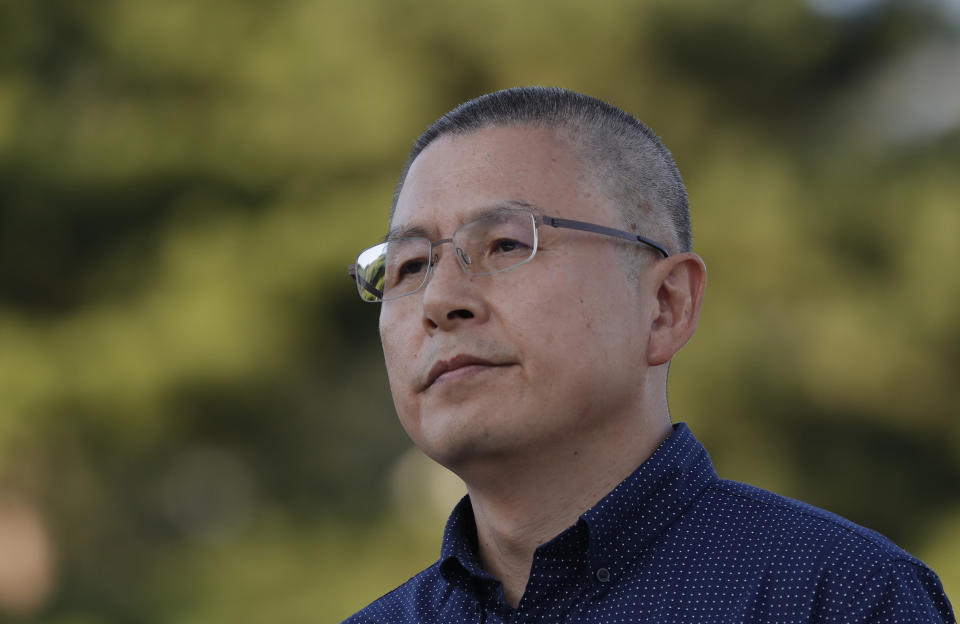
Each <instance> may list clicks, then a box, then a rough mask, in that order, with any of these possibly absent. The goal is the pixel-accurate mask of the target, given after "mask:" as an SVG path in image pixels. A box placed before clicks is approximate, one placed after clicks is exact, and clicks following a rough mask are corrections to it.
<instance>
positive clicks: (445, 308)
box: [423, 241, 487, 333]
mask: <svg viewBox="0 0 960 624" xmlns="http://www.w3.org/2000/svg"><path fill="white" fill-rule="evenodd" d="M443 242H444V243H446V242H452V241H443ZM454 249H455V250H456V251H454V253H452V254H446V255H449V256H450V257H449V258H444V257H443V256H444V255H445V254H442V253H439V252H438V250H437V249H436V247H435V248H434V256H433V259H432V260H433V262H432V263H431V267H430V275H428V276H427V283H426V285H424V287H423V288H424V290H423V323H424V326H425V328H426V329H427V331H428V332H430V333H433V332H436V331H448V330H451V329H455V328H456V327H458V326H460V325H462V324H464V323H469V322H482V321H483V320H484V319H485V318H486V316H487V312H486V301H485V300H484V298H483V295H482V292H481V289H480V288H478V284H476V283H475V280H476V279H477V278H475V277H473V276H471V275H469V274H467V272H466V271H465V270H463V267H462V266H461V263H463V264H466V265H468V266H469V264H470V258H469V256H467V255H466V254H465V253H464V252H462V251H461V250H460V249H457V248H456V247H455V248H454ZM458 260H459V262H458Z"/></svg>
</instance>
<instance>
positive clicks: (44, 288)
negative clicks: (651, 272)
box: [0, 0, 960, 624]
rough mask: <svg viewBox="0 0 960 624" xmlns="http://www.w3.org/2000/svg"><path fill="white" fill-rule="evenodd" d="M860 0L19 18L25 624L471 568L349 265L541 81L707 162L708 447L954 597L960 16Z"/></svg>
mask: <svg viewBox="0 0 960 624" xmlns="http://www.w3.org/2000/svg"><path fill="white" fill-rule="evenodd" d="M845 4H846V5H850V6H853V5H858V6H860V9H859V10H857V11H854V10H853V9H851V10H849V11H847V12H845V13H844V12H843V11H840V10H839V9H837V7H842V6H844V5H845ZM835 5H836V6H834V9H836V10H834V9H829V7H830V6H832V5H831V3H830V2H827V1H826V0H816V1H814V0H810V1H809V2H801V1H799V0H792V1H788V2H777V3H761V2H748V1H746V0H735V1H730V2H723V3H716V2H711V1H708V0H680V1H674V2H666V1H662V2H650V3H626V2H618V1H613V2H607V3H588V2H586V1H585V0H561V1H558V2H552V3H543V2H534V3H515V2H507V1H505V0H491V1H490V2H485V3H474V4H450V3H440V2H436V1H431V0H397V1H394V2H376V1H374V0H358V1H356V2H350V3H347V2H334V1H332V0H327V1H315V2H308V1H305V0H300V1H297V0H277V1H275V2H271V3H260V2H254V1H252V0H244V1H240V0H232V1H230V2H226V1H225V0H210V1H208V2H202V3H200V2H187V1H185V0H169V1H167V2H147V1H144V0H124V1H120V0H95V1H89V0H88V1H86V2H78V1H75V0H74V1H69V0H60V1H52V0H51V1H49V2H16V1H15V0H14V1H8V2H2V3H0V550H3V552H4V556H3V557H2V560H0V620H3V621H8V620H9V621H22V622H37V623H40V622H42V623H47V624H106V623H111V624H112V623H130V624H138V623H148V622H165V623H181V624H192V623H200V622H218V621H232V622H237V623H239V624H242V623H245V622H251V623H253V622H264V621H279V622H317V621H325V622H336V621H339V620H340V619H342V618H343V617H346V616H347V615H349V614H350V613H351V612H353V611H354V610H357V609H359V608H360V607H361V606H363V605H364V604H366V603H367V602H369V601H370V600H372V599H374V598H376V597H377V596H379V595H380V594H381V593H383V592H385V591H387V590H389V589H391V588H392V587H394V586H395V585H397V584H399V583H400V582H402V581H403V580H405V579H406V578H407V577H408V576H410V575H412V574H413V573H415V572H416V571H417V570H418V569H420V568H421V567H423V566H424V565H426V564H428V563H429V562H430V561H431V560H433V558H435V556H436V552H437V550H438V548H439V538H440V530H441V527H442V523H443V516H442V512H438V511H436V509H435V508H436V507H437V505H428V504H426V503H424V504H423V505H420V503H417V505H414V507H415V508H414V509H413V510H412V511H411V509H410V507H411V506H410V505H409V504H408V505H407V506H406V509H405V510H404V508H403V507H404V506H403V505H402V504H398V503H397V502H396V501H397V499H398V494H397V492H400V493H401V494H402V495H400V496H399V498H400V499H411V497H414V498H412V499H411V500H417V501H421V500H422V501H429V500H434V499H436V498H437V497H436V496H433V495H432V494H430V492H427V493H426V494H422V498H416V494H411V491H412V490H411V488H413V491H416V490H417V488H419V489H420V490H430V489H431V488H434V487H435V486H436V483H437V482H436V478H434V477H431V476H429V474H428V472H424V471H429V469H426V468H422V469H421V468H418V469H417V470H416V471H413V472H409V471H400V472H398V470H399V468H398V466H401V465H406V464H404V461H406V462H407V463H408V464H409V461H410V460H409V457H412V456H410V455H407V456H405V457H407V458H408V460H404V461H399V458H400V457H401V456H402V454H403V453H405V452H406V449H408V447H409V443H408V442H407V441H406V439H405V437H404V435H403V432H402V431H401V430H400V428H399V426H398V425H397V424H396V423H395V420H394V416H393V413H392V405H391V402H390V397H389V393H388V390H387V387H386V378H385V374H384V371H383V365H382V359H381V355H380V352H379V345H378V337H377V331H376V317H377V313H378V310H377V307H376V306H370V305H365V304H362V303H361V302H360V301H359V300H358V299H356V296H355V294H354V292H353V287H352V285H351V284H350V283H349V281H348V280H347V278H346V271H345V267H346V265H347V264H348V263H349V262H350V261H352V259H353V254H354V253H356V252H357V251H358V250H359V249H361V248H362V247H364V246H365V245H367V244H369V243H371V242H372V241H374V240H375V239H376V238H377V237H379V236H380V235H381V234H382V231H383V230H384V229H385V228H386V215H387V209H388V206H389V200H390V196H391V193H392V187H393V183H394V181H395V179H396V175H397V174H398V173H399V168H400V166H401V164H402V162H403V160H404V158H405V155H406V151H407V149H408V147H409V144H410V143H411V142H412V140H413V139H414V138H415V137H416V136H417V134H419V132H420V131H422V130H423V129H424V128H425V127H426V126H427V125H428V124H429V123H430V122H431V121H432V120H433V119H434V118H436V117H437V116H439V115H440V114H442V113H443V112H445V111H446V110H448V109H450V108H451V107H453V106H454V105H456V104H457V103H459V102H461V101H463V100H465V99H468V98H470V97H474V96H476V95H479V94H481V93H483V92H487V91H491V90H494V89H497V88H503V87H507V86H512V85H518V84H549V85H560V86H565V87H569V88H573V89H577V90H581V91H584V92H587V93H590V94H592V95H595V96H598V97H601V98H604V99H607V100H608V101H611V102H613V103H615V104H617V105H619V106H621V107H623V108H625V109H626V110H629V111H631V112H633V113H634V114H636V115H637V116H638V117H640V118H641V119H643V120H645V121H646V122H648V123H649V124H650V125H651V126H653V127H654V128H655V129H656V130H657V131H658V132H659V133H660V134H661V136H663V137H664V139H665V141H666V143H667V144H668V145H669V146H670V147H671V149H672V150H673V152H674V155H675V156H676V158H677V161H678V162H679V165H680V168H681V170H682V172H683V173H684V175H685V178H686V180H687V183H688V186H689V191H690V195H691V200H692V206H693V212H694V227H695V234H696V248H697V249H698V251H699V252H700V253H701V255H703V256H704V258H705V259H706V261H707V265H708V268H709V270H710V285H709V288H708V294H707V301H706V304H705V307H704V311H703V315H702V321H701V327H700V330H699V331H698V334H697V336H696V338H695V339H694V340H693V342H692V343H691V345H690V346H688V347H687V349H686V350H685V351H684V352H683V353H682V354H681V355H680V356H679V357H678V358H677V360H676V362H675V364H674V367H673V374H672V379H671V407H672V412H673V415H674V418H675V420H685V421H688V422H690V423H691V425H692V426H693V429H694V431H695V432H697V434H698V436H699V437H701V439H703V440H704V441H705V443H706V444H707V446H708V448H709V449H710V450H711V452H712V454H713V455H714V458H715V460H716V463H717V465H718V469H719V471H720V472H721V474H722V475H723V476H726V477H730V478H735V479H740V480H745V481H749V482H752V483H755V484H757V485H760V486H763V487H767V488H771V489H774V490H776V491H779V492H781V493H784V494H787V495H790V496H794V497H797V498H801V499H804V500H807V501H808V502H811V503H813V504H817V505H820V506H824V507H827V508H829V509H831V510H833V511H836V512H838V513H841V514H843V515H846V516H848V517H850V518H851V519H853V520H855V521H857V522H859V523H862V524H865V525H867V526H870V527H872V528H875V529H877V530H880V531H881V532H883V533H885V534H887V535H889V536H890V537H891V538H893V539H895V540H896V541H898V542H899V543H900V544H901V545H903V546H904V547H906V548H908V549H909V550H911V551H912V552H914V553H915V554H918V555H920V556H921V557H923V558H925V559H926V560H928V561H929V562H930V563H931V564H932V565H933V566H934V568H935V569H937V571H938V572H939V573H940V574H941V576H942V578H943V580H944V583H945V586H946V588H947V592H948V594H950V595H953V596H954V598H955V597H956V596H957V595H958V594H960V591H958V590H960V557H958V556H957V554H958V553H960V419H958V416H960V413H958V409H957V405H958V400H960V385H958V383H957V380H958V373H960V324H958V323H957V314H956V310H957V309H958V308H960V280H958V279H957V277H956V267H957V266H960V247H958V245H957V236H958V234H960V210H958V202H957V198H958V197H960V178H958V177H957V176H956V171H957V170H958V164H960V131H958V127H960V113H958V112H957V111H960V100H958V99H957V93H958V90H960V75H958V73H957V70H956V67H958V66H960V64H958V63H956V59H957V58H960V52H958V50H960V43H958V23H960V22H958V21H956V19H954V21H950V17H951V16H950V14H949V13H948V12H946V9H945V10H944V12H938V9H937V7H941V8H942V7H949V6H950V4H949V3H941V4H937V3H917V4H911V3H906V2H861V3H852V4H851V3H840V2H838V3H835ZM825 7H826V8H825ZM828 9H829V10H828ZM953 18H956V14H953ZM951 55H954V56H951ZM915 59H920V60H919V61H917V60H915ZM944 59H946V60H944ZM944 85H946V87H944ZM926 92H930V93H937V94H939V95H938V97H934V98H924V97H922V94H923V93H926ZM944 94H946V95H944ZM951 94H952V96H951ZM950 97H953V98H954V99H952V100H951V99H950ZM411 465H412V464H411ZM404 470H406V469H404ZM397 475H400V476H399V477H398V476H397ZM410 475H414V476H410ZM391 484H393V485H391ZM436 487H440V486H436ZM445 487H447V490H444V491H446V492H448V493H447V494H446V496H447V498H446V499H445V498H443V496H440V498H441V499H442V500H447V499H448V498H449V497H450V494H449V486H445ZM440 489H441V490H443V488H442V487H441V488H440ZM455 490H456V488H455V487H454V491H455ZM391 492H393V494H391ZM431 496H433V498H431ZM401 502H402V501H401ZM421 506H422V507H423V509H420V507H421ZM440 507H441V508H442V505H440Z"/></svg>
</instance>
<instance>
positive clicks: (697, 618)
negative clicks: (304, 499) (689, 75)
mask: <svg viewBox="0 0 960 624" xmlns="http://www.w3.org/2000/svg"><path fill="white" fill-rule="evenodd" d="M351 270H352V273H353V274H354V276H355V278H356V280H357V283H358V287H359V290H360V294H361V297H363V298H364V299H365V300H367V301H374V302H381V306H382V307H381V310H380V337H381V340H382V343H383V350H384V356H385V359H386V365H387V372H388V376H389V380H390V388H391V391H392V393H393V398H394V402H395V405H396V409H397V414H398V416H399V418H400V422H401V423H402V425H403V427H404V429H405V430H406V431H407V433H408V434H409V436H410V438H411V439H412V440H413V442H414V443H415V444H416V445H417V446H418V447H420V449H422V450H423V451H424V453H426V454H427V455H428V456H430V457H431V458H432V459H434V460H435V461H437V462H439V463H440V464H442V465H443V466H445V467H447V468H448V469H450V470H452V471H453V472H455V473H456V474H457V475H459V476H460V478H462V479H463V481H464V483H465V484H466V486H467V491H468V496H467V497H465V498H464V499H463V500H462V501H461V502H460V503H459V505H458V506H457V507H456V509H455V510H454V511H453V513H452V515H451V516H450V520H449V521H448V523H447V528H446V532H445V535H444V539H443V546H442V552H441V557H440V560H439V561H438V562H437V563H436V564H434V565H433V566H431V567H430V568H428V569H426V570H424V571H423V572H421V573H420V574H418V575H417V576H415V577H414V578H412V579H410V580H409V581H407V582H406V583H405V584H404V585H402V586H401V587H399V588H398V589H396V590H394V591H393V592H391V593H389V594H387V595H386V596H384V597H382V598H380V599H379V600H377V601H376V602H374V603H373V604H371V605H370V606H368V607H367V608H366V609H364V610H363V611H361V612H359V613H358V614H356V615H354V616H353V617H352V618H350V619H349V620H348V622H352V623H360V622H418V623H428V622H445V623H453V622H457V623H459V622H486V623H490V622H598V623H599V622H603V623H608V622H639V621H644V622H708V621H709V622H720V621H723V622H744V621H751V622H800V621H803V622H807V621H816V622H861V621H863V622H950V621H954V620H953V614H952V612H951V607H950V605H949V602H948V601H947V598H946V596H945V595H944V593H943V590H942V587H941V585H940V582H939V580H938V579H937V577H936V575H935V574H934V573H933V572H931V571H930V570H929V569H928V568H927V567H925V566H924V564H923V563H921V562H920V561H918V560H917V559H914V558H913V557H911V556H910V555H909V554H907V553H906V552H904V551H902V550H900V549H899V548H897V547H896V546H895V545H894V544H892V543H891V542H889V541H888V540H887V539H885V538H884V537H882V536H880V535H878V534H876V533H873V532H871V531H869V530H867V529H864V528H861V527H858V526H856V525H854V524H852V523H850V522H848V521H846V520H844V519H842V518H839V517H837V516H834V515H832V514H829V513H827V512H824V511H821V510H818V509H815V508H813V507H810V506H807V505H804V504H803V503H799V502H796V501H792V500H789V499H786V498H782V497H779V496H777V495H774V494H771V493H769V492H764V491H762V490H758V489H756V488H752V487H750V486H747V485H743V484H739V483H733V482H729V481H723V480H720V479H718V477H717V475H716V473H715V472H714V470H713V467H712V465H711V463H710V459H709V457H708V455H707V453H706V451H705V449H704V448H703V447H702V446H701V445H700V444H699V442H697V440H696V439H695V438H694V437H693V435H692V433H691V432H690V430H689V429H688V428H687V427H686V426H685V425H683V424H679V425H671V421H670V415H669V412H668V409H667V396H666V385H667V370H668V367H669V363H670V359H671V358H672V357H673V355H674V354H675V353H676V352H677V351H678V350H679V349H680V348H681V347H682V346H683V345H684V343H686V341H687V340H688V339H689V338H690V336H691V335H692V334H693V331H694V329H695V327H696V324H697V318H698V314H699V311H700V303H701V300H702V298H703V292H704V285H705V280H706V270H705V267H704V264H703V261H702V260H701V259H700V258H699V257H698V256H697V255H695V254H694V253H692V252H691V235H690V220H689V214H688V207H687V198H686V192H685V190H684V187H683V183H682V181H681V178H680V174H679V173H678V171H677V169H676V166H675V164H674V162H673V160H672V158H671V156H670V153H669V152H668V151H667V149H666V148H665V147H664V146H663V144H662V143H661V142H660V140H659V139H658V138H657V137H656V136H655V135H654V134H653V132H652V131H650V130H649V129H648V128H647V127H646V126H644V125H643V124H641V123H640V122H639V121H637V120H636V119H634V118H633V117H631V116H630V115H628V114H626V113H624V112H623V111H620V110H619V109H616V108H614V107H612V106H610V105H608V104H606V103H604V102H601V101H598V100H596V99H593V98H589V97H587V96H583V95H580V94H577V93H572V92H569V91H565V90H561V89H544V88H520V89H510V90H506V91H501V92H497V93H493V94H490V95H486V96H483V97H481V98H478V99H476V100H473V101H471V102H468V103H466V104H464V105H462V106H460V107H458V108H456V109H455V110H453V111H451V112H450V113H448V114H447V115H445V116H444V117H442V118H441V119H439V120H438V121H437V122H436V123H434V125H433V126H431V127H430V128H429V129H428V130H427V131H426V132H425V133H424V134H423V135H422V136H421V137H420V139H419V140H418V141H417V142H416V144H415V145H414V147H413V150H412V151H411V154H410V157H409V160H408V161H407V165H406V167H405V170H404V173H403V175H402V176H401V179H400V182H399V184H398V186H397V192H396V194H395V197H394V203H393V208H392V213H391V227H390V233H389V234H388V235H387V237H386V239H385V242H384V243H382V244H380V245H376V246H374V247H372V248H370V249H368V250H366V251H364V252H363V253H362V254H360V257H359V258H358V260H357V263H356V264H355V265H354V266H353V267H351Z"/></svg>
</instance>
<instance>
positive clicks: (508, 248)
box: [490, 238, 530, 254]
mask: <svg viewBox="0 0 960 624" xmlns="http://www.w3.org/2000/svg"><path fill="white" fill-rule="evenodd" d="M527 249H530V247H529V246H527V245H526V244H524V243H522V242H520V241H518V240H516V239H514V238H498V239H496V240H494V241H491V242H490V253H491V254H498V253H499V254H504V253H513V252H517V251H526V250H527Z"/></svg>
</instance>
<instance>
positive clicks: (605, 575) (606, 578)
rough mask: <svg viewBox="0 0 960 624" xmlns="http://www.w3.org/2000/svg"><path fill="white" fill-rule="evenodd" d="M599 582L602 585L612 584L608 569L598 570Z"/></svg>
mask: <svg viewBox="0 0 960 624" xmlns="http://www.w3.org/2000/svg"><path fill="white" fill-rule="evenodd" d="M597 580H598V581H600V582H601V583H608V582H610V570H608V569H606V568H600V569H599V570H597Z"/></svg>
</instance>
